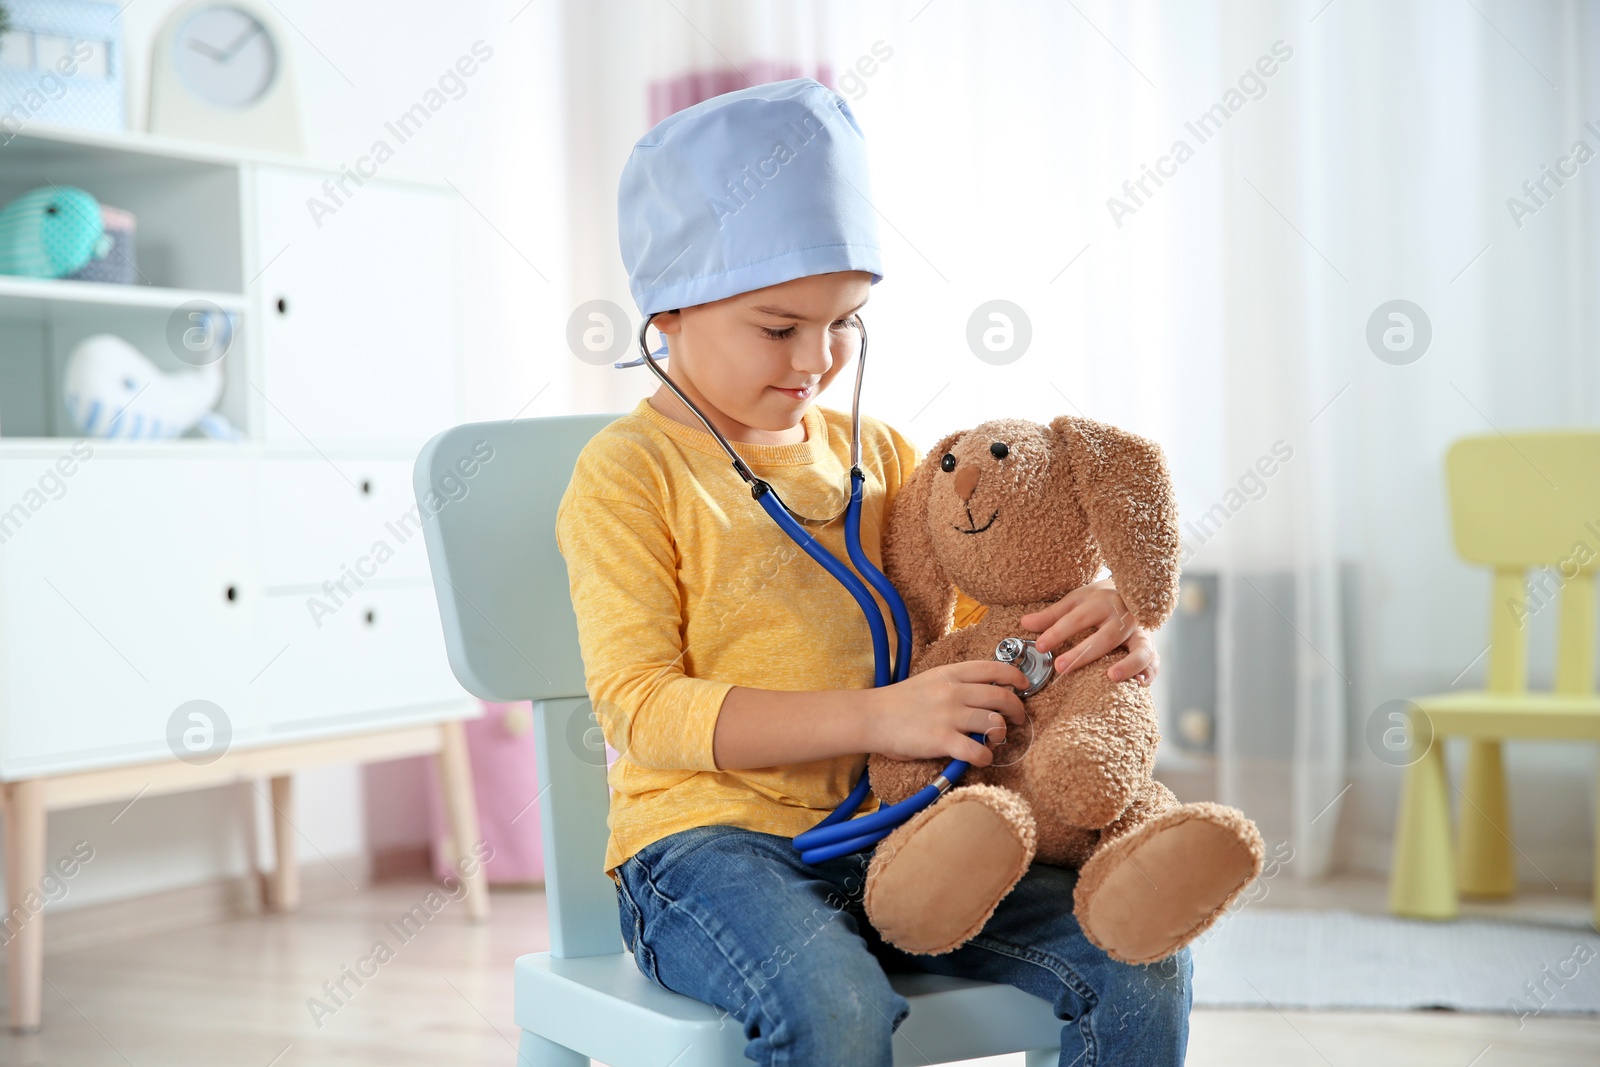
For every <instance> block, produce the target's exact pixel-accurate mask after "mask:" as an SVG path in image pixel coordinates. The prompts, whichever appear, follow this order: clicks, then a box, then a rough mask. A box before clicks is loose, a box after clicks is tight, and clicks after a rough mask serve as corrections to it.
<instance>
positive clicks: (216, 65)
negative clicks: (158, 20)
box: [172, 4, 278, 108]
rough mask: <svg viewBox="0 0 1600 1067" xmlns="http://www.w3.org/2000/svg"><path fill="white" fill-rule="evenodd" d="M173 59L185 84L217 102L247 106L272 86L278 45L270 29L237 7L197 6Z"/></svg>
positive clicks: (183, 28)
mask: <svg viewBox="0 0 1600 1067" xmlns="http://www.w3.org/2000/svg"><path fill="white" fill-rule="evenodd" d="M172 61H173V65H174V66H175V67H176V68H177V71H178V77H179V78H180V79H181V80H182V81H183V85H184V87H185V88H186V89H188V90H189V91H190V92H191V93H193V94H194V95H195V96H197V97H199V98H200V99H201V100H204V101H205V102H206V103H208V104H210V105H212V106H213V107H221V108H243V107H248V106H250V105H251V104H253V103H255V102H256V101H257V100H259V99H261V97H262V96H263V95H264V94H265V93H266V91H267V90H268V89H269V88H271V86H272V81H273V79H274V78H275V77H276V76H277V73H278V49H277V46H276V44H275V43H274V42H273V40H272V35H271V34H270V33H268V32H267V28H266V27H265V26H263V25H261V23H260V22H258V21H256V19H255V18H254V17H253V16H251V15H250V14H248V13H246V12H244V11H242V10H240V9H239V8H236V7H228V6H226V5H220V4H219V5H218V6H216V7H208V8H202V9H201V10H199V11H196V12H195V13H194V14H193V15H191V16H189V18H187V19H185V20H184V22H183V24H182V25H181V26H179V27H178V32H177V34H176V35H175V36H174V38H173V41H172Z"/></svg>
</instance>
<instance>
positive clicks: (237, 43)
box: [218, 22, 262, 63]
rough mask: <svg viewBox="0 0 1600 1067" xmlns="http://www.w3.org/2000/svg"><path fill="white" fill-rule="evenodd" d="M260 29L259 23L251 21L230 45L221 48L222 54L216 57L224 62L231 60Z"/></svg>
mask: <svg viewBox="0 0 1600 1067" xmlns="http://www.w3.org/2000/svg"><path fill="white" fill-rule="evenodd" d="M261 30H262V26H261V23H259V22H252V23H251V24H250V26H249V28H248V29H246V30H245V31H244V33H242V34H240V35H239V37H238V38H236V39H235V40H234V42H233V43H232V44H231V45H229V46H228V47H227V48H225V49H223V50H222V55H220V56H219V57H218V59H220V60H221V61H222V62H224V63H226V62H228V61H229V60H231V59H232V58H233V57H234V56H236V55H238V54H239V49H241V48H243V47H244V46H245V45H247V44H249V43H250V42H251V40H252V39H254V38H255V35H256V34H258V33H260V32H261Z"/></svg>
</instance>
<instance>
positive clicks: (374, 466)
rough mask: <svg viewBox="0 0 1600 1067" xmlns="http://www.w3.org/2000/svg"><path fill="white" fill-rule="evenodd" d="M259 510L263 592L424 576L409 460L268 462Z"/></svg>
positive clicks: (424, 556) (423, 550) (352, 585)
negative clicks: (264, 588) (325, 584)
mask: <svg viewBox="0 0 1600 1067" xmlns="http://www.w3.org/2000/svg"><path fill="white" fill-rule="evenodd" d="M258 507H259V510H258V516H259V520H260V522H259V529H260V531H261V582H262V584H263V585H264V586H265V587H266V588H267V589H268V590H269V592H272V593H274V594H276V593H284V592H288V589H286V588H285V587H291V588H293V589H294V590H295V591H304V590H306V589H308V588H322V587H323V583H325V582H326V583H329V585H330V586H334V587H337V586H338V585H340V584H341V583H342V584H343V588H344V589H345V590H346V591H347V592H355V591H357V590H358V589H359V588H360V587H361V586H364V585H365V584H366V583H367V582H369V581H376V582H377V584H378V585H380V586H382V585H385V584H388V583H389V582H391V581H393V580H395V579H409V580H417V579H423V578H426V577H427V576H428V552H427V549H426V548H425V547H424V546H423V541H422V536H421V534H422V527H421V516H420V513H419V512H418V510H417V507H416V498H415V496H414V495H413V493H412V489H411V462H410V461H409V460H402V459H380V460H353V459H347V458H344V457H341V456H334V457H333V458H332V460H331V461H329V460H324V459H322V458H320V457H314V458H309V459H307V458H299V457H293V458H289V457H284V458H271V459H267V460H265V461H264V462H263V463H262V467H261V474H260V494H259V506H258Z"/></svg>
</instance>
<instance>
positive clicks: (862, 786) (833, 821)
mask: <svg viewBox="0 0 1600 1067" xmlns="http://www.w3.org/2000/svg"><path fill="white" fill-rule="evenodd" d="M652 317H653V316H647V317H646V318H645V321H644V323H643V325H641V326H640V327H639V351H640V352H641V354H642V356H643V359H642V360H641V361H640V362H643V363H644V364H645V365H646V366H648V367H649V368H650V369H651V370H652V371H653V372H655V375H656V377H658V378H660V379H661V381H662V383H663V384H664V385H666V387H667V388H668V389H671V390H672V392H673V393H674V394H675V395H676V396H677V398H678V399H679V400H681V401H683V403H684V405H685V406H687V407H688V408H689V410H690V411H693V412H694V413H695V415H696V416H698V417H699V419H700V421H701V422H702V423H704V424H705V427H706V429H707V430H709V431H711V435H712V436H713V437H715V438H716V439H717V442H718V443H719V444H720V445H721V446H722V449H723V451H725V452H726V453H727V454H728V457H729V458H730V459H731V460H732V461H733V469H734V470H735V471H736V472H737V473H738V474H739V476H740V477H741V478H743V479H744V480H745V481H746V482H747V483H749V485H750V495H751V496H752V497H754V498H755V500H756V502H757V503H758V504H760V505H761V507H762V510H764V511H765V512H766V513H767V514H768V515H769V516H771V518H772V521H773V522H775V523H777V524H778V527H779V528H780V529H782V530H783V532H784V533H786V534H788V535H789V537H790V538H791V539H793V541H794V543H795V544H797V545H799V546H800V548H801V550H802V551H804V552H805V553H806V555H808V556H810V557H811V558H812V559H814V560H816V561H817V563H818V564H819V565H820V566H821V567H822V568H823V570H825V571H827V572H828V573H829V574H831V575H832V576H833V577H834V578H835V579H836V580H837V581H838V582H839V584H840V585H842V586H844V588H845V590H846V591H847V592H849V594H850V595H851V597H853V598H854V599H855V602H856V604H857V605H858V606H859V607H860V608H861V614H862V615H863V616H865V617H866V620H867V629H868V630H869V631H870V632H871V634H872V655H873V664H874V670H873V686H874V687H875V688H882V687H883V686H886V685H890V684H892V683H893V682H903V681H905V679H906V678H907V677H909V675H910V673H911V614H910V612H909V611H907V610H906V602H905V600H904V599H903V598H902V597H901V596H900V593H899V592H898V591H897V590H896V589H895V587H894V584H893V583H892V582H890V581H889V578H888V576H887V575H885V574H884V573H883V572H882V571H881V570H879V569H878V568H877V567H876V566H875V565H874V564H873V562H872V560H870V559H868V558H867V554H866V553H865V552H864V551H862V549H861V487H862V484H863V483H864V482H865V481H866V475H865V474H864V473H862V470H861V382H862V377H863V372H864V371H865V370H866V364H867V329H866V326H865V324H863V323H862V321H861V316H860V315H856V316H855V320H856V326H857V328H858V329H860V331H861V355H860V356H859V357H858V360H859V361H858V363H857V365H856V387H855V395H854V398H853V400H852V402H851V412H850V502H849V503H848V504H847V505H845V511H844V535H845V536H844V543H845V549H846V550H847V551H848V553H849V556H850V562H851V563H853V564H854V565H855V568H856V570H858V571H860V572H861V574H862V576H864V577H865V578H866V580H867V582H868V583H871V585H872V588H873V589H876V590H877V591H878V595H879V596H881V597H883V601H884V603H886V604H888V605H889V613H890V614H891V615H892V616H893V617H894V625H895V634H896V638H897V640H896V642H895V659H894V664H893V666H892V668H891V666H890V663H889V634H888V630H887V628H886V627H885V625H884V621H883V612H881V611H879V610H878V605H877V603H876V602H875V601H874V600H873V599H872V593H871V592H869V591H868V589H867V585H866V584H865V583H863V582H862V580H861V578H858V577H856V575H855V574H853V573H851V571H850V569H849V568H847V567H846V566H845V565H844V564H843V563H841V562H840V561H839V559H838V558H837V557H836V556H834V554H833V553H831V552H829V551H828V550H827V549H826V548H824V547H823V546H822V545H821V544H819V543H818V542H817V539H816V538H814V537H812V536H811V535H810V534H809V533H807V532H806V530H805V528H804V526H802V525H801V523H800V522H799V521H797V519H796V518H795V515H794V513H793V512H791V511H790V510H789V507H788V505H787V504H785V503H784V502H783V501H782V500H781V499H780V498H779V497H778V493H777V490H775V489H773V488H772V486H771V485H770V484H769V483H767V482H765V481H763V480H762V479H760V478H757V477H756V476H755V475H754V474H753V473H752V472H751V471H750V468H749V467H747V466H746V465H745V462H744V460H743V459H742V458H740V456H739V454H738V453H737V452H735V451H734V450H733V446H731V445H730V444H728V441H727V439H726V438H724V437H723V435H722V434H721V433H720V432H719V431H718V430H717V428H716V427H715V426H713V425H712V424H711V420H710V419H708V418H706V417H705V414H704V413H703V412H701V410H700V409H699V408H698V407H697V406H696V405H695V404H694V402H693V401H691V400H690V399H689V398H688V397H686V396H684V395H683V392H682V390H680V389H679V388H678V387H677V385H676V384H675V383H674V382H673V381H672V379H670V378H668V377H667V375H666V372H665V371H663V370H662V369H661V368H660V367H659V366H658V365H657V363H656V360H655V359H654V358H653V357H652V355H651V353H650V350H649V346H648V345H647V344H646V341H645V336H646V333H647V331H648V330H649V329H650V320H651V318H652ZM621 365H622V364H619V366H621ZM627 365H629V366H632V365H633V364H631V363H630V364H627ZM837 517H838V516H835V517H834V518H835V519H836V518H837ZM810 521H812V522H813V523H814V524H817V525H825V524H826V523H827V522H832V521H834V519H828V520H825V521H824V522H820V523H818V522H816V520H810ZM967 736H969V737H971V738H972V739H973V740H974V741H978V742H980V743H981V742H982V741H983V740H984V736H983V734H981V733H973V734H968V735H967ZM970 766H971V764H970V763H968V762H967V761H966V760H959V759H958V760H951V761H950V763H949V764H948V765H947V766H946V767H945V769H944V771H943V772H942V773H941V774H940V775H939V776H938V777H937V778H935V779H934V781H933V782H932V783H931V784H929V785H927V786H924V787H923V788H922V789H921V790H919V791H918V792H916V793H915V794H913V795H912V796H909V797H907V798H906V799H905V800H902V801H901V802H900V803H898V804H890V805H884V806H881V807H879V808H878V810H877V811H875V812H872V813H871V814H868V815H863V816H861V817H860V818H851V816H853V815H854V814H855V813H856V811H857V809H859V808H860V807H861V805H862V804H863V803H865V802H866V799H867V794H868V793H870V792H871V791H872V783H871V781H870V778H869V776H868V774H867V772H866V771H865V770H863V771H862V772H861V778H860V780H859V781H857V782H856V784H855V788H854V789H852V790H851V791H850V795H849V796H847V797H846V798H845V799H844V802H843V803H841V804H840V805H839V806H838V807H837V808H835V809H834V810H833V812H832V813H830V814H829V815H828V816H827V817H826V818H824V819H823V820H822V821H821V822H819V823H818V824H817V825H816V826H813V827H812V828H811V829H809V830H807V831H806V832H805V833H803V834H800V835H799V836H797V837H796V838H795V839H794V847H795V848H796V849H797V850H798V851H799V852H800V859H801V860H802V861H803V862H805V863H821V862H823V861H825V860H831V859H836V858H838V857H840V856H848V855H851V854H853V853H856V852H860V851H862V850H863V849H866V848H868V847H870V846H872V845H875V844H877V843H878V842H879V841H881V840H883V839H884V838H885V837H888V836H889V834H890V833H892V832H893V831H894V829H895V827H897V826H899V825H901V824H902V823H904V822H905V821H906V820H907V819H910V818H911V817H912V816H913V815H915V814H916V813H917V812H919V811H921V810H922V809H923V808H926V807H927V806H928V805H930V804H932V803H933V802H934V801H935V800H938V799H939V797H940V796H942V795H943V794H944V793H945V791H946V790H948V789H949V788H950V787H951V786H952V785H953V784H955V782H956V781H957V780H958V779H960V777H961V776H962V775H963V774H965V773H966V771H967V768H968V767H970Z"/></svg>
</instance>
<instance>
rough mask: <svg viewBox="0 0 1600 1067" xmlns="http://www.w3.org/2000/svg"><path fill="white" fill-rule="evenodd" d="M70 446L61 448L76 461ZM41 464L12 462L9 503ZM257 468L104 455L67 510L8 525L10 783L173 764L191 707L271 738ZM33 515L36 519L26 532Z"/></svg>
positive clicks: (97, 449)
mask: <svg viewBox="0 0 1600 1067" xmlns="http://www.w3.org/2000/svg"><path fill="white" fill-rule="evenodd" d="M67 448H68V445H67V443H66V442H65V441H64V442H63V443H62V451H63V452H66V451H67ZM48 465H49V464H48V463H47V462H46V461H45V460H42V459H0V501H4V502H8V503H9V502H11V501H17V500H25V499H27V494H28V490H29V489H32V488H36V487H37V485H38V480H39V478H40V477H41V472H42V470H43V469H44V468H45V467H47V466H48ZM255 470H256V467H255V464H254V463H252V462H250V461H249V460H247V459H242V458H240V459H233V458H217V459H193V460H191V459H184V458H163V459H162V460H160V461H159V462H152V461H150V460H148V459H129V458H127V457H125V456H119V455H117V454H116V450H115V448H114V447H107V446H102V445H96V446H94V448H93V457H92V458H91V459H89V460H88V461H86V462H82V463H80V464H78V465H77V469H76V470H75V471H74V473H73V475H72V476H71V477H70V478H65V479H62V480H61V481H62V485H64V489H61V490H60V495H59V496H58V497H55V498H51V497H44V498H42V499H43V503H42V505H41V506H40V507H38V508H37V510H31V511H30V510H29V509H27V507H26V505H24V512H16V511H14V510H13V511H12V512H10V513H8V514H9V515H10V517H11V522H10V523H9V524H4V525H0V533H4V535H5V540H4V548H3V549H0V582H3V588H0V627H3V633H0V647H3V649H4V667H3V674H0V769H3V770H4V771H5V773H6V774H7V775H8V776H10V777H15V776H17V775H18V774H21V773H25V772H27V771H29V770H34V769H39V768H44V767H56V766H58V765H60V764H61V763H63V762H70V763H73V764H74V765H79V766H89V765H97V764H108V763H118V762H137V761H139V760H148V759H158V758H164V757H167V756H169V755H171V754H172V753H171V750H170V748H169V746H168V740H167V726H168V720H169V719H170V718H171V716H172V715H173V713H174V712H175V711H176V710H177V709H178V707H179V706H180V705H182V704H185V703H187V702H188V701H191V700H197V699H198V700H207V701H211V702H213V703H215V704H216V705H217V706H218V707H220V708H221V709H222V710H223V712H224V714H225V715H226V716H227V718H228V720H229V721H230V723H231V725H232V731H233V736H234V738H235V740H240V739H247V738H249V737H250V736H252V735H253V734H254V733H255V732H257V731H258V730H259V727H260V703H259V701H258V700H257V698H256V694H255V693H253V692H252V691H251V687H250V686H249V678H250V675H251V674H252V673H253V672H254V671H255V670H256V669H257V667H258V666H259V664H254V662H253V660H254V657H253V650H252V648H251V640H250V635H251V633H252V631H253V627H254V624H255V620H254V616H255V607H256V601H257V596H256V584H255V581H254V578H253V574H252V571H253V557H254V544H255V530H254V527H253V524H252V523H251V522H250V520H249V516H250V502H251V500H252V499H253V497H254V494H255V488H254V484H253V478H254V473H255ZM24 513H26V518H25V519H24V518H23V515H24Z"/></svg>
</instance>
